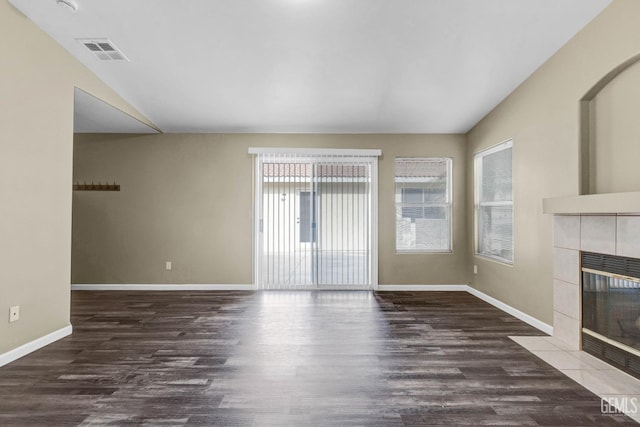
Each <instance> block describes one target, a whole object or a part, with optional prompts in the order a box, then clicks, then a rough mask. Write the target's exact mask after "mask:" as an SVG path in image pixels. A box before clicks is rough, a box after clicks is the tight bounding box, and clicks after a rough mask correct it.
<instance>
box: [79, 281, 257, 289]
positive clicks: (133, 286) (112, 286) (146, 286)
mask: <svg viewBox="0 0 640 427" xmlns="http://www.w3.org/2000/svg"><path fill="white" fill-rule="evenodd" d="M71 290H72V291H252V290H255V287H254V286H253V285H210V284H207V285H204V284H202V285H201V284H184V285H177V284H162V285H159V284H103V283H100V284H95V285H91V284H75V285H71Z"/></svg>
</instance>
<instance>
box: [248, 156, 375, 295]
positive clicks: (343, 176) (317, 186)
mask: <svg viewBox="0 0 640 427" xmlns="http://www.w3.org/2000/svg"><path fill="white" fill-rule="evenodd" d="M250 153H252V154H256V161H255V190H256V191H255V217H256V226H255V233H254V234H255V279H256V285H257V288H258V289H350V290H353V289H363V290H364V289H374V288H375V287H376V285H377V242H376V235H375V231H376V230H377V227H376V212H377V200H376V196H377V160H378V157H377V156H378V155H379V153H380V152H379V150H286V151H284V150H282V149H257V148H256V149H251V150H250Z"/></svg>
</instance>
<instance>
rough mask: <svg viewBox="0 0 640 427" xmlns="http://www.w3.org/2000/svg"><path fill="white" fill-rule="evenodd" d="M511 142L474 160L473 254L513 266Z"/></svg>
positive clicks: (491, 149) (479, 154) (486, 151)
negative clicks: (474, 248) (474, 231)
mask: <svg viewBox="0 0 640 427" xmlns="http://www.w3.org/2000/svg"><path fill="white" fill-rule="evenodd" d="M512 145H513V143H512V141H507V142H505V143H502V144H500V145H498V146H495V147H492V148H490V149H488V150H485V151H483V152H480V153H478V154H476V156H475V184H476V203H475V210H476V230H477V234H476V253H477V254H478V255H483V256H487V257H490V258H495V259H497V260H499V261H502V262H506V263H513V170H512V167H513V165H512Z"/></svg>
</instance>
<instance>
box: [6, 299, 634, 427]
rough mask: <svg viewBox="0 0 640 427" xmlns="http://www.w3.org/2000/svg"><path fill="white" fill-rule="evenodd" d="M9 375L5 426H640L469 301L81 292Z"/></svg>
mask: <svg viewBox="0 0 640 427" xmlns="http://www.w3.org/2000/svg"><path fill="white" fill-rule="evenodd" d="M72 323H73V327H74V332H73V335H72V336H70V337H67V338H65V339H63V340H61V341H58V342H56V343H54V344H52V345H50V346H48V347H46V348H44V349H41V350H39V351H37V352H35V353H32V354H31V355H29V356H26V357H24V358H22V359H20V360H18V361H16V362H14V363H11V364H9V365H7V366H5V367H3V368H0V425H1V426H31V425H43V426H66V425H83V426H94V425H96V426H97V425H175V426H218V425H219V426H271V425H274V426H289V425H290V426H305V425H313V426H356V425H358V426H423V425H447V426H462V425H474V426H477V425H496V424H498V425H570V426H582V425H585V426H622V425H635V424H634V423H633V421H631V420H630V419H629V418H626V417H624V416H622V415H613V416H611V415H609V416H603V415H601V412H600V399H599V398H598V397H597V396H595V395H593V394H592V393H590V392H589V391H587V390H586V389H584V388H582V387H581V386H579V385H578V384H576V383H575V382H573V381H572V380H570V379H569V378H567V377H565V376H564V375H562V374H561V373H560V372H559V371H557V370H555V369H554V368H552V367H551V366H549V365H547V364H546V363H544V362H543V361H541V360H540V359H538V358H536V357H535V356H533V355H532V354H530V353H529V352H527V351H526V350H525V349H523V348H522V347H520V346H519V345H517V344H516V343H514V342H513V341H511V340H510V339H509V338H508V336H509V335H539V332H538V331H537V330H535V329H533V328H532V327H530V326H528V325H526V324H525V323H523V322H521V321H519V320H517V319H515V318H513V317H511V316H509V315H507V314H505V313H503V312H501V311H500V310H498V309H496V308H494V307H492V306H490V305H488V304H486V303H484V302H483V301H481V300H479V299H477V298H475V297H473V296H471V295H469V294H467V293H464V292H398V293H395V292H383V293H370V292H262V293H251V292H79V291H76V292H73V295H72Z"/></svg>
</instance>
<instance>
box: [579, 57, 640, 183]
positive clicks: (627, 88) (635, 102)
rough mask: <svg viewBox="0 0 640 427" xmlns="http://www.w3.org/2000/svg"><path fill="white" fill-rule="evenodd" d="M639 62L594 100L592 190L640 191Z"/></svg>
mask: <svg viewBox="0 0 640 427" xmlns="http://www.w3.org/2000/svg"><path fill="white" fill-rule="evenodd" d="M639 115H640V63H639V62H636V63H635V64H634V65H632V66H631V67H629V68H628V69H626V70H625V71H623V72H622V73H621V74H619V75H618V76H617V77H616V78H615V79H614V80H612V81H611V82H610V83H609V84H608V85H607V86H605V87H604V88H602V90H601V91H600V92H598V94H597V95H596V97H595V98H594V99H593V100H592V101H591V121H592V124H591V137H592V138H593V139H592V141H591V143H592V154H591V160H592V162H591V168H590V171H589V176H590V178H591V187H590V189H591V192H592V193H618V192H625V191H640V167H638V160H639V159H640V120H639V119H640V116H639Z"/></svg>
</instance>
